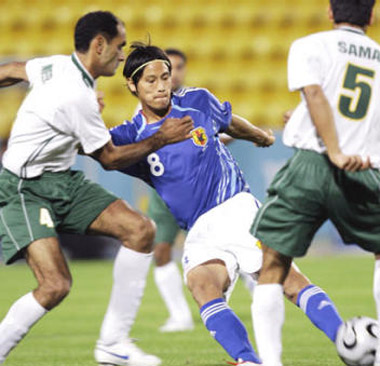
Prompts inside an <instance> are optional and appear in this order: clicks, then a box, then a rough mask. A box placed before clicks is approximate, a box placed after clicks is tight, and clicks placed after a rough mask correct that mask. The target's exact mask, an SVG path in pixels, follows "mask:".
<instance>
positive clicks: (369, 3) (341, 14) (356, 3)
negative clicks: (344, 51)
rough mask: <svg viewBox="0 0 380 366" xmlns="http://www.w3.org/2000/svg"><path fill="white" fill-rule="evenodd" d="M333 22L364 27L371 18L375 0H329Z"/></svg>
mask: <svg viewBox="0 0 380 366" xmlns="http://www.w3.org/2000/svg"><path fill="white" fill-rule="evenodd" d="M330 4H331V9H332V12H333V16H334V22H335V23H336V24H339V23H349V24H352V25H357V26H359V27H365V26H367V25H368V24H369V22H370V19H371V13H372V8H373V6H374V5H375V0H330Z"/></svg>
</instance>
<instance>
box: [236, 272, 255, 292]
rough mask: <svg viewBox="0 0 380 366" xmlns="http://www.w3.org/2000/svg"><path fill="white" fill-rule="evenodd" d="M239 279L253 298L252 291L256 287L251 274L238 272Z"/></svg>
mask: <svg viewBox="0 0 380 366" xmlns="http://www.w3.org/2000/svg"><path fill="white" fill-rule="evenodd" d="M239 275H240V278H241V279H242V281H243V283H244V286H245V287H246V289H247V290H248V291H249V293H250V294H251V295H252V296H253V291H254V290H255V286H256V285H257V281H256V280H254V279H253V278H252V275H251V274H248V273H245V272H239Z"/></svg>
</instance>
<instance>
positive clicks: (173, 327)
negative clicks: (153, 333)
mask: <svg viewBox="0 0 380 366" xmlns="http://www.w3.org/2000/svg"><path fill="white" fill-rule="evenodd" d="M193 329H194V323H193V321H192V320H191V319H190V320H175V319H172V318H169V319H168V320H167V321H166V323H165V324H164V325H162V326H161V327H160V332H162V333H171V332H186V331H189V330H193Z"/></svg>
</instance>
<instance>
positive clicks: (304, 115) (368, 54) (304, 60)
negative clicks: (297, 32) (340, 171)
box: [283, 26, 380, 168]
mask: <svg viewBox="0 0 380 366" xmlns="http://www.w3.org/2000/svg"><path fill="white" fill-rule="evenodd" d="M288 84H289V89H290V90H291V91H295V90H300V89H302V88H303V87H305V86H308V85H320V86H321V87H322V89H323V92H324V93H325V95H326V97H327V99H328V101H329V103H330V105H331V107H332V110H333V114H334V122H335V126H336V130H337V134H338V139H339V145H340V148H341V150H342V152H343V153H344V154H358V155H360V156H362V157H363V158H364V159H366V158H367V157H369V158H370V159H371V162H372V165H373V166H374V167H375V168H380V149H379V144H380V103H378V101H379V100H380V99H379V98H380V95H379V93H380V46H379V44H378V43H376V42H375V41H373V40H372V39H371V38H369V37H368V36H366V35H365V33H364V32H363V31H362V30H361V29H359V28H356V27H346V26H345V27H343V26H342V27H339V28H338V29H335V30H331V31H327V32H321V33H315V34H312V35H309V36H307V37H304V38H301V39H298V40H296V41H295V42H294V43H293V44H292V46H291V48H290V52H289V59H288ZM301 98H302V101H301V103H300V104H299V105H298V106H297V108H296V109H295V111H294V113H293V115H292V117H291V119H290V120H289V122H288V123H287V125H286V127H285V131H284V137H283V139H284V143H285V144H286V145H288V146H291V147H296V148H300V149H307V150H314V151H316V152H318V153H324V152H325V151H326V148H325V146H324V144H323V142H322V140H321V139H320V138H319V137H318V135H317V132H316V129H315V127H314V124H313V122H312V120H311V117H310V114H309V111H308V109H307V104H306V101H305V98H304V96H303V95H302V93H301Z"/></svg>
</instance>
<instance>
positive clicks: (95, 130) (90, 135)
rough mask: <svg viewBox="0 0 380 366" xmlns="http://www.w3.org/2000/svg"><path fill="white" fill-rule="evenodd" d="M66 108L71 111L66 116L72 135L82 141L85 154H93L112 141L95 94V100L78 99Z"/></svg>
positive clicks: (86, 97)
mask: <svg viewBox="0 0 380 366" xmlns="http://www.w3.org/2000/svg"><path fill="white" fill-rule="evenodd" d="M66 108H67V109H68V111H69V113H68V114H66V116H67V117H68V118H69V119H70V121H69V123H70V125H71V130H72V134H73V135H74V136H75V137H76V138H77V139H78V140H79V141H80V143H81V145H82V148H83V151H84V152H85V154H91V153H93V152H94V151H96V150H98V149H100V148H101V147H103V146H104V145H106V144H107V142H108V141H110V140H111V135H110V133H109V131H108V129H107V127H106V126H105V124H104V122H103V119H102V117H101V115H100V112H99V105H98V102H97V101H96V96H95V94H94V96H93V98H91V97H90V96H84V97H82V98H77V99H76V100H75V101H74V102H72V103H70V104H69V105H67V106H66ZM66 108H65V109H66Z"/></svg>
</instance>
